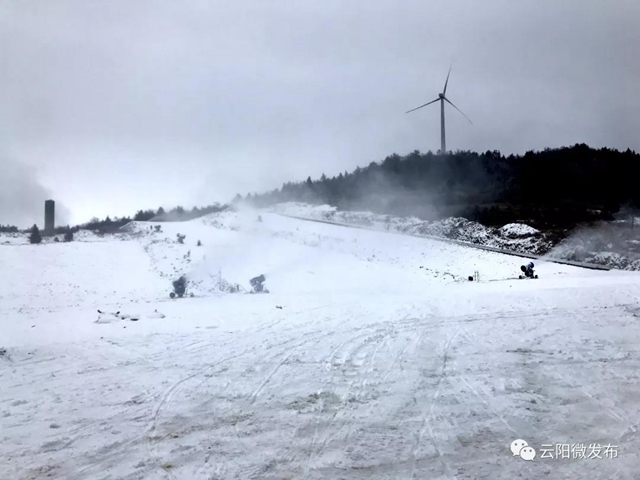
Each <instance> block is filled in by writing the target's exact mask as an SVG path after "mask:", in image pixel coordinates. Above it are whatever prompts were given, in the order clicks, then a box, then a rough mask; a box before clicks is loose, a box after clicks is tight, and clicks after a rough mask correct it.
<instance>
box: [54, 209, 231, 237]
mask: <svg viewBox="0 0 640 480" xmlns="http://www.w3.org/2000/svg"><path fill="white" fill-rule="evenodd" d="M227 208H229V207H228V206H227V205H220V204H218V203H216V204H213V205H209V206H206V207H201V208H200V207H193V208H192V209H191V210H187V209H185V208H183V207H180V206H178V207H175V208H172V209H171V210H166V211H165V209H164V208H162V207H160V208H158V210H138V211H137V212H136V214H135V215H134V216H133V217H115V218H113V219H111V218H110V217H106V218H105V219H104V220H100V219H98V218H93V219H91V221H89V222H87V223H84V224H82V225H79V226H77V227H74V228H73V229H72V231H77V230H79V229H80V228H83V229H86V230H94V231H97V232H99V233H112V232H115V231H116V230H118V229H119V228H120V227H122V226H124V225H126V224H127V223H129V222H131V221H134V222H148V221H154V222H186V221H187V220H193V219H195V218H198V217H202V216H203V215H208V214H210V213H216V212H221V211H224V210H226V209H227ZM62 228H67V229H68V227H62ZM60 233H63V232H60Z"/></svg>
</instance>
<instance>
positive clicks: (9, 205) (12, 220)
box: [0, 158, 69, 228]
mask: <svg viewBox="0 0 640 480" xmlns="http://www.w3.org/2000/svg"><path fill="white" fill-rule="evenodd" d="M0 163H1V164H2V169H1V171H0V224H9V225H16V226H18V227H22V228H26V227H29V226H31V225H33V224H37V225H40V226H41V227H43V226H44V225H43V223H44V202H45V200H49V199H52V200H55V195H53V194H52V193H51V192H50V191H49V190H48V189H46V188H45V187H44V186H42V185H41V184H40V182H39V181H38V178H37V172H36V170H35V169H34V168H33V167H29V166H27V165H23V164H21V163H17V162H15V161H12V160H7V159H6V158H5V159H3V160H2V161H1V162H0ZM68 223H69V211H68V210H67V209H66V208H65V206H64V205H62V204H61V203H60V202H59V201H56V225H67V224H68Z"/></svg>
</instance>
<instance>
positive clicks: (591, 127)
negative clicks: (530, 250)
mask: <svg viewBox="0 0 640 480" xmlns="http://www.w3.org/2000/svg"><path fill="white" fill-rule="evenodd" d="M639 22H640V4H639V3H638V2H636V1H634V0H614V1H611V2H602V1H599V0H598V1H596V0H585V1H581V2H574V1H569V0H556V1H552V0H537V1H534V0H521V1H518V2H514V1H512V0H491V1H487V2H476V1H471V0H469V1H462V0H447V1H445V0H437V1H435V0H432V1H426V0H405V1H403V2H395V1H393V2H392V1H379V0H372V1H370V2H343V1H337V0H336V1H327V2H315V1H310V0H309V1H298V2H285V1H269V2H259V1H238V2H221V1H216V2H210V1H206V2H205V1H188V2H170V1H137V2H124V1H115V2H99V1H82V2H81V1H66V2H65V1H62V0H58V1H56V2H46V1H34V2H5V3H3V4H2V6H0V62H1V64H0V71H2V74H1V75H0V102H1V104H2V105H3V108H2V109H0V146H2V147H3V148H4V149H5V150H6V151H9V152H11V153H12V154H13V156H14V158H20V159H22V160H23V161H24V162H26V163H28V164H30V165H34V166H37V167H38V171H39V172H40V173H41V175H42V177H43V179H44V181H46V184H47V185H49V186H50V187H51V188H52V189H53V190H54V192H55V194H56V195H58V196H60V198H63V199H64V201H65V203H67V204H68V205H70V207H71V210H72V212H73V214H74V215H73V219H74V220H76V221H79V220H86V219H87V218H89V217H91V216H93V215H94V214H95V215H101V216H104V215H106V214H111V215H122V214H127V213H131V212H132V211H135V210H136V209H137V208H143V207H144V208H146V207H156V206H159V205H165V206H171V205H175V204H179V203H182V204H185V205H187V204H193V203H199V204H203V203H211V202H213V201H224V200H227V199H228V198H230V197H231V196H233V195H234V194H235V193H236V192H240V193H244V192H246V191H260V190H263V189H270V188H274V187H277V186H279V185H280V184H281V183H282V182H284V181H288V180H296V179H304V178H306V177H307V176H308V175H312V176H314V177H315V176H319V175H320V174H321V173H323V172H324V173H326V174H328V175H332V174H336V173H338V172H340V171H344V170H348V169H349V170H350V169H352V168H354V167H355V166H356V165H366V164H368V163H369V162H370V161H373V160H381V159H383V158H384V157H385V156H386V155H388V154H390V153H393V152H398V153H407V152H410V151H412V150H414V149H420V150H422V151H426V150H429V149H431V150H434V151H435V150H437V149H438V147H439V136H440V132H439V115H438V108H437V106H434V108H431V107H427V108H425V109H422V110H420V111H418V112H414V113H412V114H409V115H405V114H404V112H405V111H406V110H408V109H409V108H412V107H414V106H417V105H420V104H421V103H425V102H426V101H428V100H430V99H432V98H435V97H436V96H437V94H438V92H440V91H441V89H442V86H443V83H444V79H445V76H446V72H447V70H448V68H449V65H450V64H451V63H454V69H453V72H452V75H451V80H450V84H449V90H448V93H450V97H451V100H452V101H453V102H454V103H456V105H458V106H459V107H460V108H461V109H462V110H463V111H465V113H467V114H468V115H469V116H470V117H471V118H472V120H473V121H474V126H470V125H469V124H468V123H466V121H465V120H464V118H463V117H462V116H461V115H459V114H458V113H457V112H455V111H454V110H453V109H448V110H447V112H446V114H447V137H448V139H447V140H448V141H447V143H448V146H449V148H451V149H458V148H459V149H472V150H479V151H484V150H488V149H491V150H493V149H499V150H502V151H503V152H505V153H510V152H515V153H521V152H524V151H526V150H529V149H543V148H545V147H554V146H560V145H567V144H573V143H577V142H585V143H588V144H590V145H592V146H595V147H599V146H605V145H606V146H609V147H613V148H619V149H626V148H627V147H630V148H632V149H635V150H640V138H639V137H638V136H637V133H636V132H638V131H640V115H639V113H640V96H638V95H637V93H636V91H635V90H636V85H637V84H638V82H639V81H640V62H637V58H636V55H635V52H637V49H638V48H639V47H640V32H639V29H637V25H638V23H639ZM0 161H2V160H0Z"/></svg>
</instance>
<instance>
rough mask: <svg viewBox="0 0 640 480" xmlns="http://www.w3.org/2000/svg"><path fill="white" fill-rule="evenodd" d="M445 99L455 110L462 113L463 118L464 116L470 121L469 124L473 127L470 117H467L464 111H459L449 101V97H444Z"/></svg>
mask: <svg viewBox="0 0 640 480" xmlns="http://www.w3.org/2000/svg"><path fill="white" fill-rule="evenodd" d="M444 99H445V100H446V101H447V102H448V103H449V104H450V105H451V106H452V107H453V108H455V109H456V110H458V111H459V112H460V113H462V116H463V117H464V118H466V119H467V120H468V122H469V123H470V124H471V125H473V122H472V121H471V120H470V119H469V117H467V116H466V115H465V114H464V112H463V111H462V110H460V109H459V108H458V107H456V106H455V105H454V104H453V103H451V100H449V99H448V98H447V97H444Z"/></svg>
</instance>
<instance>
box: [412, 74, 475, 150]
mask: <svg viewBox="0 0 640 480" xmlns="http://www.w3.org/2000/svg"><path fill="white" fill-rule="evenodd" d="M449 75H451V68H449V73H448V74H447V80H446V81H445V82H444V90H443V92H442V93H440V94H438V98H436V99H435V100H431V101H430V102H428V103H425V104H424V105H420V106H419V107H416V108H413V109H411V110H409V111H408V112H407V113H411V112H414V111H416V110H418V109H420V108H422V107H426V106H427V105H431V104H432V103H435V102H440V153H446V152H447V141H446V139H445V133H444V102H447V103H448V104H449V105H451V106H452V107H453V108H455V109H456V110H458V111H459V112H460V113H462V116H464V118H466V119H467V121H468V122H469V123H470V124H471V125H473V122H472V121H471V120H469V117H467V116H466V115H465V114H464V113H463V112H462V110H460V109H459V108H458V107H456V106H455V105H454V104H453V103H452V102H451V100H449V99H448V98H447V97H446V96H445V95H446V93H447V84H448V83H449Z"/></svg>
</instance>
